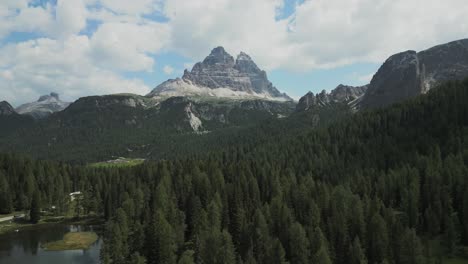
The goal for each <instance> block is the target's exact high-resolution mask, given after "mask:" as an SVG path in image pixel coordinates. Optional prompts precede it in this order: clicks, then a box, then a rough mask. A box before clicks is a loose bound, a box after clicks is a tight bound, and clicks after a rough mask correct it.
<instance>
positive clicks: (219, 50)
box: [203, 46, 234, 65]
mask: <svg viewBox="0 0 468 264" xmlns="http://www.w3.org/2000/svg"><path fill="white" fill-rule="evenodd" d="M203 64H205V65H215V64H228V65H231V64H234V58H233V57H232V56H231V55H230V54H229V53H227V52H226V50H224V48H223V47H221V46H220V47H216V48H214V49H213V50H212V51H211V53H210V55H208V57H206V58H205V59H204V60H203Z"/></svg>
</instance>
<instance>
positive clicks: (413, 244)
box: [399, 229, 427, 264]
mask: <svg viewBox="0 0 468 264" xmlns="http://www.w3.org/2000/svg"><path fill="white" fill-rule="evenodd" d="M400 247H401V248H400V250H399V258H400V261H399V263H401V264H424V263H427V262H426V260H425V259H424V256H423V252H422V246H421V242H420V241H419V238H418V236H417V235H416V231H415V230H414V229H407V230H406V231H405V233H404V234H403V235H402V239H401V241H400Z"/></svg>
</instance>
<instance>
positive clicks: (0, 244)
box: [0, 224, 102, 264]
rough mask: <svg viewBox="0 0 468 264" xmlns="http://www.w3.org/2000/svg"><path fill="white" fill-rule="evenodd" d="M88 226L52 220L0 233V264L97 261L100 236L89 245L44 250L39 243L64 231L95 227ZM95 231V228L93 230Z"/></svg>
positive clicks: (61, 234)
mask: <svg viewBox="0 0 468 264" xmlns="http://www.w3.org/2000/svg"><path fill="white" fill-rule="evenodd" d="M94 229H95V228H94V227H92V226H80V225H64V224H53V225H45V226H38V227H36V228H30V229H24V230H20V231H19V232H13V233H8V234H4V235H0V263H1V264H35V263H38V264H59V263H60V264H64V263H71V264H75V263H76V264H94V263H99V251H100V249H101V245H102V239H101V238H99V240H98V241H96V242H95V243H94V244H93V245H91V247H90V248H89V249H86V250H66V251H45V250H43V249H42V248H41V245H42V244H44V243H47V242H52V241H57V240H61V239H62V238H63V235H65V234H66V233H68V232H82V231H95V232H96V230H94ZM97 233H98V234H99V232H97Z"/></svg>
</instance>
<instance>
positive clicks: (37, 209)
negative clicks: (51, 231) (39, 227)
mask: <svg viewBox="0 0 468 264" xmlns="http://www.w3.org/2000/svg"><path fill="white" fill-rule="evenodd" d="M29 219H30V220H31V223H33V224H37V223H38V222H39V220H41V197H40V195H39V192H38V191H35V192H34V194H33V197H32V200H31V209H30V211H29Z"/></svg>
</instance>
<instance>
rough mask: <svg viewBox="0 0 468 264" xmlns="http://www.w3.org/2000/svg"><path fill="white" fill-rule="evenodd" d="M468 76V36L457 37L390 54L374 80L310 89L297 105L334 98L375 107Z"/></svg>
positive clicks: (355, 106) (319, 103)
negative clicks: (315, 92) (324, 88)
mask: <svg viewBox="0 0 468 264" xmlns="http://www.w3.org/2000/svg"><path fill="white" fill-rule="evenodd" d="M467 77H468V39H462V40H457V41H453V42H449V43H446V44H442V45H438V46H435V47H432V48H430V49H427V50H424V51H421V52H416V51H412V50H410V51H405V52H401V53H397V54H395V55H392V56H390V57H389V58H388V59H387V60H386V61H385V62H384V63H383V65H382V66H381V67H380V68H379V70H378V71H377V73H376V74H375V75H374V76H373V78H372V80H371V82H370V84H368V85H364V86H358V87H353V86H346V85H339V86H338V87H337V88H335V89H334V90H332V91H331V92H330V93H329V94H327V93H326V92H325V91H322V92H321V93H319V94H316V95H314V93H312V92H309V93H307V94H306V95H304V96H303V97H302V98H301V99H300V100H299V103H298V105H297V107H296V109H297V111H306V110H308V109H310V108H314V107H320V106H323V105H325V104H328V103H330V102H341V103H347V104H348V105H349V106H350V107H351V108H352V109H354V110H359V109H372V108H378V107H385V106H387V105H390V104H393V103H398V102H402V101H404V100H406V99H409V98H412V97H415V96H418V95H420V94H425V93H427V92H428V91H429V90H430V89H432V88H434V87H436V86H437V85H439V84H442V83H444V82H446V81H450V80H462V79H464V78H467Z"/></svg>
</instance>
